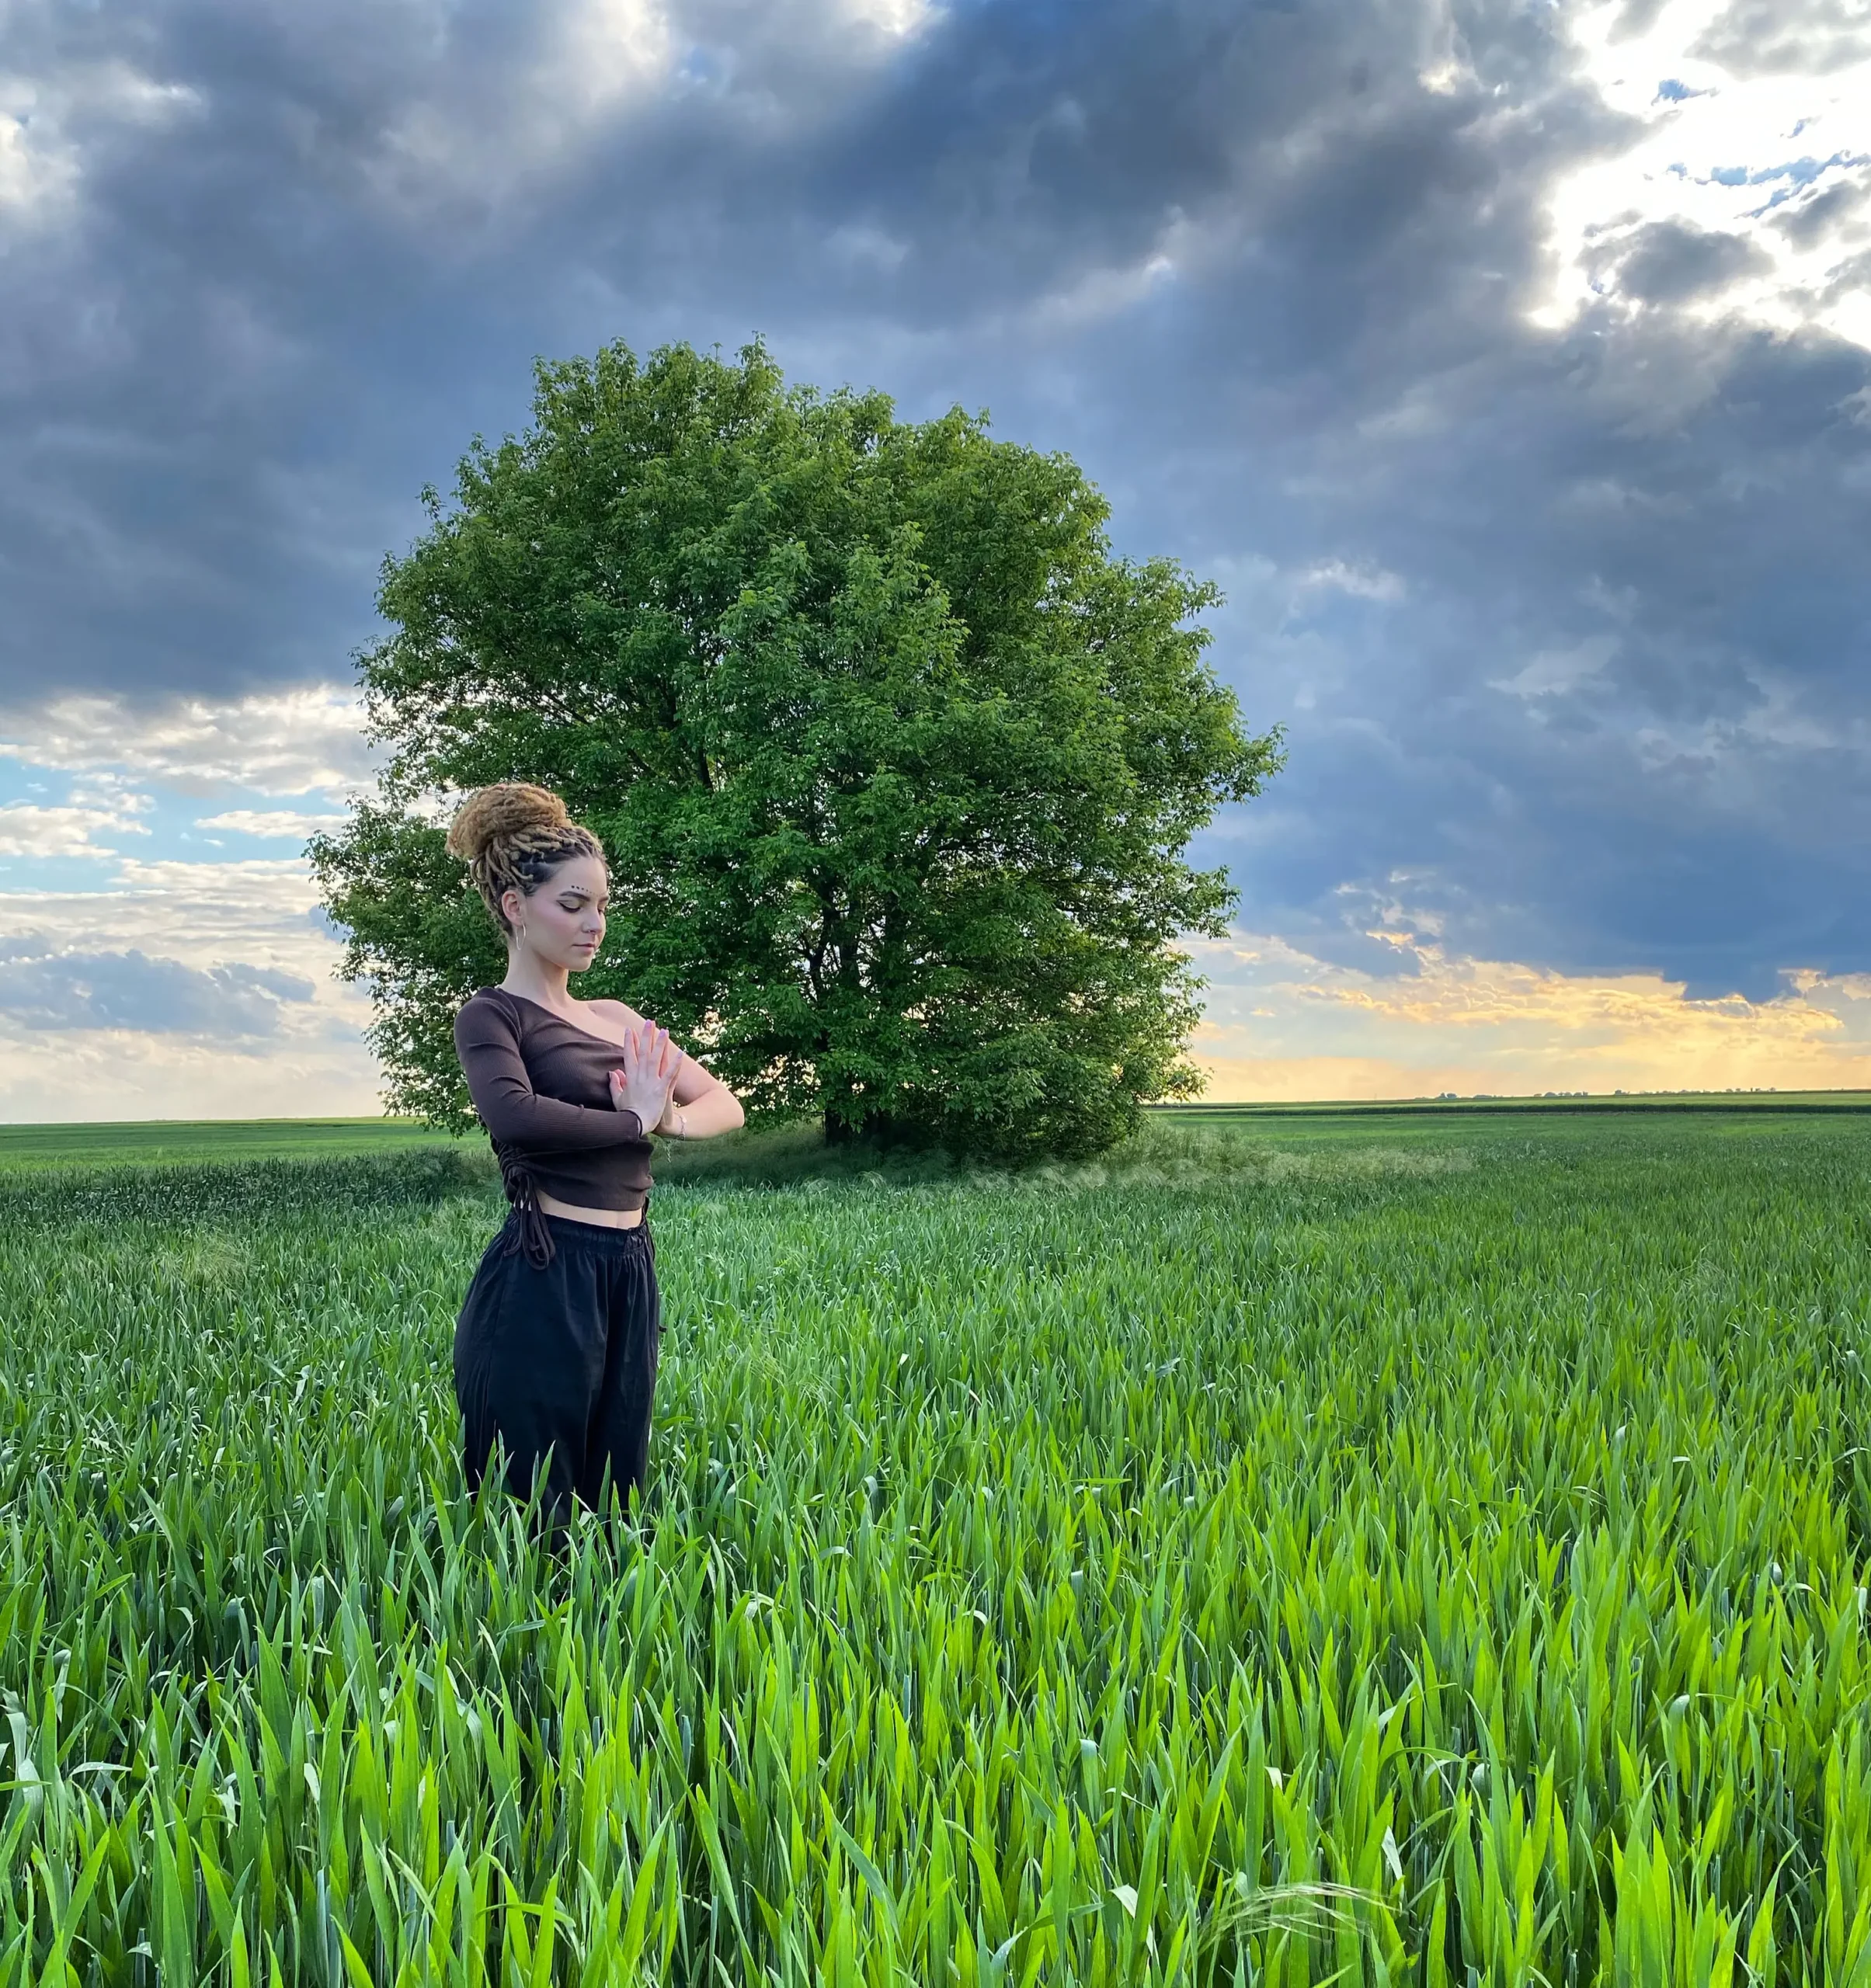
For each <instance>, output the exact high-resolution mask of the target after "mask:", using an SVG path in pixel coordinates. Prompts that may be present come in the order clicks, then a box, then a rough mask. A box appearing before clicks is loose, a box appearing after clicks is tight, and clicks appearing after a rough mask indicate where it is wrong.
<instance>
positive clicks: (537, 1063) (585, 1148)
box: [455, 987, 652, 1264]
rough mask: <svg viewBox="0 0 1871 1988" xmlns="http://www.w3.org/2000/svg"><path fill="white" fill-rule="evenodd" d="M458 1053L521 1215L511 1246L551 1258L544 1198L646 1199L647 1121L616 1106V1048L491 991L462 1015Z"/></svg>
mask: <svg viewBox="0 0 1871 1988" xmlns="http://www.w3.org/2000/svg"><path fill="white" fill-rule="evenodd" d="M455 1054H456V1055H457V1056H459V1057H460V1058H461V1070H462V1073H463V1075H464V1076H466V1078H467V1079H468V1096H469V1097H471V1098H472V1099H473V1100H474V1105H475V1110H476V1111H477V1112H478V1113H479V1114H480V1117H481V1122H482V1124H483V1125H485V1127H486V1128H487V1131H488V1136H489V1138H490V1139H492V1142H493V1147H494V1156H495V1157H496V1159H498V1160H499V1163H500V1177H501V1179H502V1180H503V1183H505V1185H506V1196H507V1199H508V1200H509V1201H510V1202H511V1203H512V1204H513V1208H514V1210H515V1211H516V1213H517V1215H519V1217H520V1222H519V1226H518V1229H517V1232H516V1234H515V1236H514V1238H513V1241H512V1242H510V1243H509V1244H508V1248H509V1249H516V1248H523V1249H524V1250H525V1251H526V1253H527V1256H528V1258H529V1259H530V1260H531V1261H533V1262H534V1263H541V1264H544V1263H549V1262H550V1261H551V1257H552V1236H551V1230H550V1229H548V1228H547V1226H546V1223H545V1218H544V1215H542V1214H541V1211H540V1208H539V1204H538V1201H537V1194H539V1193H541V1192H543V1193H544V1194H550V1195H551V1196H553V1197H555V1199H556V1200H558V1201H565V1202H569V1204H571V1205H572V1207H574V1208H642V1206H643V1205H644V1204H645V1202H647V1201H649V1190H650V1187H651V1180H650V1170H649V1163H650V1155H651V1152H652V1147H651V1145H650V1142H649V1138H648V1136H647V1135H646V1134H645V1131H644V1128H643V1121H642V1120H641V1119H640V1118H639V1117H638V1116H637V1114H635V1112H634V1111H619V1110H617V1109H616V1108H615V1107H614V1106H613V1105H612V1103H611V1102H610V1072H612V1071H613V1070H614V1069H621V1067H622V1065H623V1062H624V1052H623V1050H622V1049H621V1048H620V1047H619V1046H618V1044H616V1043H614V1042H609V1041H606V1040H605V1039H604V1037H602V1036H597V1035H593V1034H589V1033H588V1032H587V1031H586V1030H584V1029H582V1028H579V1027H577V1026H576V1024H573V1023H571V1022H569V1021H567V1020H565V1019H564V1018H563V1017H562V1016H559V1015H555V1014H554V1013H552V1011H551V1009H549V1008H542V1007H541V1006H540V1005H539V1003H537V1001H529V1000H528V999H527V998H526V997H525V996H524V995H520V994H509V992H507V990H506V989H505V988H504V987H484V988H482V989H481V991H480V992H478V994H476V995H475V996H473V997H472V998H471V999H470V1000H468V1001H467V1002H466V1003H464V1004H463V1006H462V1008H461V1013H459V1014H458V1015H457V1016H456V1017H455Z"/></svg>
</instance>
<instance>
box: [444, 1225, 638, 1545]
mask: <svg viewBox="0 0 1871 1988" xmlns="http://www.w3.org/2000/svg"><path fill="white" fill-rule="evenodd" d="M543 1219H544V1222H545V1223H546V1225H547V1226H548V1229H550V1231H551V1236H552V1242H553V1253H552V1258H551V1261H550V1262H549V1263H546V1264H545V1265H544V1267H540V1266H538V1265H536V1264H534V1263H531V1262H530V1261H529V1260H528V1259H527V1256H526V1254H525V1253H524V1252H523V1250H521V1249H518V1248H516V1247H513V1246H512V1245H513V1241H514V1238H515V1235H516V1224H517V1222H518V1221H519V1218H518V1216H516V1215H515V1216H509V1218H508V1222H507V1225H506V1228H504V1229H502V1231H501V1232H500V1233H499V1235H498V1236H496V1237H495V1238H494V1239H493V1241H492V1243H489V1245H488V1246H487V1249H486V1253H485V1254H484V1255H483V1256H482V1259H481V1263H480V1267H479V1268H478V1270H476V1271H475V1277H474V1281H473V1283H472V1284H470V1285H469V1286H468V1298H467V1302H465V1303H464V1305H462V1307H461V1319H460V1320H459V1321H458V1322H457V1325H456V1326H455V1343H454V1371H455V1399H456V1400H457V1402H460V1404H461V1416H462V1421H463V1423H464V1430H463V1438H462V1465H463V1468H464V1471H465V1472H466V1474H467V1477H468V1489H469V1490H470V1491H473V1490H475V1489H478V1486H479V1485H480V1482H481V1479H482V1475H483V1474H484V1473H485V1471H486V1469H487V1465H488V1460H489V1455H490V1454H491V1452H492V1449H493V1445H494V1438H495V1437H496V1434H498V1435H499V1436H500V1437H502V1438H503V1439H504V1441H505V1442H506V1482H507V1486H508V1489H509V1490H511V1491H513V1493H516V1495H517V1496H520V1497H522V1498H524V1497H526V1496H527V1495H528V1494H529V1493H530V1491H531V1489H532V1488H533V1483H534V1475H535V1473H536V1472H537V1471H538V1469H539V1468H540V1466H541V1464H542V1463H543V1464H544V1467H545V1479H544V1487H543V1492H542V1498H541V1503H542V1507H543V1508H544V1516H545V1517H548V1519H549V1521H551V1524H552V1526H553V1527H554V1529H555V1530H557V1529H558V1528H559V1527H562V1526H563V1524H564V1522H565V1520H566V1519H567V1518H568V1517H569V1516H570V1508H571V1504H572V1500H574V1499H576V1500H578V1501H579V1503H582V1504H585V1505H588V1506H589V1507H592V1508H593V1510H596V1509H597V1508H598V1507H600V1501H601V1499H602V1496H603V1488H604V1486H605V1485H606V1483H607V1482H609V1483H610V1484H612V1485H614V1486H615V1487H616V1489H617V1498H618V1500H619V1502H620V1503H621V1504H623V1505H624V1506H625V1507H628V1503H629V1501H630V1496H631V1492H632V1491H633V1490H635V1492H636V1493H638V1496H642V1493H643V1490H644V1488H645V1479H646V1477H647V1475H648V1472H649V1422H650V1406H651V1402H652V1399H654V1397H655V1395H656V1360H657V1355H658V1354H659V1352H660V1351H661V1349H662V1343H663V1322H662V1312H661V1307H660V1304H659V1299H658V1297H657V1292H656V1245H655V1244H654V1243H652V1241H651V1239H650V1232H649V1212H648V1211H647V1210H645V1215H644V1219H643V1221H642V1222H641V1223H640V1224H639V1225H638V1227H636V1228H635V1229H604V1228H600V1226H598V1225H596V1223H594V1222H568V1221H566V1220H565V1218H563V1217H562V1216H559V1215H545V1216H544V1217H543Z"/></svg>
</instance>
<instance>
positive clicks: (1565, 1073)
mask: <svg viewBox="0 0 1871 1988" xmlns="http://www.w3.org/2000/svg"><path fill="white" fill-rule="evenodd" d="M1368 936H1370V937H1372V938H1377V939H1381V940H1385V941H1386V942H1387V943H1389V944H1391V945H1392V946H1393V947H1395V949H1396V952H1397V954H1398V955H1399V961H1400V964H1402V965H1403V966H1404V967H1405V968H1406V969H1407V970H1406V971H1402V972H1400V973H1397V974H1395V975H1376V974H1372V973H1367V972H1364V971H1360V970H1358V969H1357V968H1351V967H1343V966H1338V965H1335V964H1332V963H1331V962H1330V961H1326V960H1323V959H1320V958H1315V957H1313V955H1311V954H1307V953H1305V952H1302V951H1299V949H1298V948H1296V947H1292V946H1290V945H1288V944H1285V942H1284V941H1283V940H1279V939H1276V938H1271V937H1261V936H1257V935H1254V934H1250V933H1236V934H1235V935H1234V936H1233V937H1232V938H1231V939H1230V940H1228V941H1227V942H1226V943H1223V944H1208V945H1202V946H1198V947H1196V948H1195V952H1196V957H1197V964H1198V968H1199V969H1200V970H1201V971H1202V972H1204V973H1205V974H1206V975H1208V979H1209V982H1210V985H1209V989H1208V1020H1207V1022H1206V1023H1205V1025H1204V1026H1203V1027H1202V1030H1201V1031H1200V1033H1199V1034H1198V1037H1197V1040H1196V1044H1195V1050H1196V1057H1197V1061H1198V1062H1200V1063H1201V1064H1202V1065H1203V1066H1204V1067H1205V1069H1208V1071H1209V1072H1210V1081H1211V1088H1210V1090H1209V1091H1208V1096H1209V1097H1211V1098H1212V1099H1214V1100H1217V1101H1220V1102H1226V1101H1229V1100H1252V1099H1267V1100H1277V1099H1291V1098H1299V1097H1348V1098H1350V1097H1368V1098H1379V1097H1424V1096H1430V1095H1433V1094H1434V1093H1436V1092H1438V1091H1442V1090H1455V1091H1459V1092H1461V1093H1463V1094H1464V1095H1470V1094H1473V1093H1475V1092H1477V1091H1480V1092H1486V1093H1493V1094H1494V1095H1496V1096H1501V1097H1524V1096H1528V1095H1535V1094H1537V1093H1540V1092H1542V1091H1547V1090H1560V1091H1566V1090H1584V1091H1591V1092H1592V1093H1607V1092H1609V1091H1612V1090H1730V1089H1741V1090H1747V1089H1753V1088H1759V1089H1763V1090H1766V1089H1773V1090H1821V1089H1831V1088H1845V1089H1851V1088H1862V1087H1871V976H1865V975H1857V976H1843V977H1840V978H1828V977H1827V976H1826V975H1822V974H1819V973H1815V972H1811V971H1801V972H1797V973H1789V975H1787V976H1786V989H1787V991H1786V992H1785V993H1784V994H1782V995H1781V996H1779V997H1778V998H1776V999H1773V1000H1770V1001H1760V1002H1751V1001H1748V1000H1746V999H1743V998H1742V996H1740V995H1738V994H1737V995H1730V996H1725V997H1723V999H1719V1000H1692V999H1689V998H1688V996H1687V994H1686V993H1685V989H1684V988H1683V986H1682V984H1681V982H1675V981H1668V980H1665V979H1664V978H1662V977H1661V975H1657V974H1650V973H1624V974H1607V975H1590V974H1562V973H1554V972H1550V971H1545V970H1543V969H1542V968H1537V967H1531V966H1525V965H1521V964H1518V963H1516V962H1514V961H1501V960H1475V959H1460V958H1455V959H1452V958H1448V956H1447V955H1446V954H1445V952H1444V951H1443V950H1442V947H1440V946H1438V945H1436V944H1433V943H1431V942H1430V941H1428V940H1422V939H1420V938H1418V937H1416V936H1415V935H1414V934H1413V933H1407V932H1398V931H1395V930H1379V931H1375V932H1373V933H1371V934H1369V935H1368ZM1411 968H1414V971H1410V970H1408V969H1411Z"/></svg>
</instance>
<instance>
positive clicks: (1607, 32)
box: [1535, 0, 1871, 346]
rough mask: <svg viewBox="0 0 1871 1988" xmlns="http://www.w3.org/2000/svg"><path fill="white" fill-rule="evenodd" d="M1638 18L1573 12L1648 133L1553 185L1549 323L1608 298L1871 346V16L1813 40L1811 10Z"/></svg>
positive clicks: (1603, 84) (1614, 8) (1603, 73)
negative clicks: (1643, 23) (1856, 26)
mask: <svg viewBox="0 0 1871 1988" xmlns="http://www.w3.org/2000/svg"><path fill="white" fill-rule="evenodd" d="M1629 12H1631V9H1629V6H1628V5H1626V4H1625V0H1611V4H1608V5H1598V6H1595V7H1591V8H1589V9H1584V10H1583V11H1581V13H1580V14H1579V15H1578V16H1577V17H1576V19H1575V21H1574V30H1573V32H1574V35H1575V36H1576V38H1577V42H1578V43H1579V45H1580V47H1581V49H1582V50H1584V54H1585V57H1586V64H1587V72H1588V75H1589V76H1590V77H1591V80H1592V82H1594V83H1595V85H1597V87H1598V89H1599V91H1600V92H1601V93H1602V95H1603V96H1604V98H1605V101H1606V102H1607V103H1608V104H1610V105H1611V106H1612V107H1613V108H1614V109H1618V110H1619V111H1622V112H1623V113H1626V115H1627V116H1632V117H1634V118H1637V119H1640V120H1642V121H1643V124H1644V126H1645V127H1647V128H1646V130H1645V131H1644V133H1643V136H1642V137H1640V138H1639V139H1638V141H1636V144H1633V146H1632V147H1631V148H1630V149H1629V150H1628V151H1625V152H1623V153H1621V154H1619V155H1617V156H1615V157H1614V158H1606V159H1601V160H1598V161H1595V162H1593V163H1592V164H1591V165H1587V166H1584V167H1581V169H1579V170H1578V171H1577V172H1574V173H1573V174H1571V175H1570V176H1568V177H1567V179H1564V180H1563V182H1561V183H1560V185H1559V186H1557V187H1556V189H1555V190H1554V193H1553V198H1552V201H1551V204H1550V214H1551V219H1552V225H1553V248H1554V252H1555V255H1556V262H1557V267H1556V273H1555V278H1554V283H1553V292H1552V294H1551V295H1550V297H1548V298H1547V299H1546V301H1545V302H1544V303H1543V304H1542V306H1541V308H1539V311H1537V312H1536V313H1535V318H1536V321H1539V322H1542V323H1544V324H1546V325H1553V326H1558V325H1564V324H1566V323H1567V322H1569V321H1570V320H1571V319H1572V318H1574V317H1575V316H1576V315H1577V314H1578V312H1579V311H1581V310H1582V309H1584V308H1586V306H1587V305H1588V304H1591V303H1592V302H1593V301H1595V299H1604V300H1608V301H1610V302H1611V303H1612V304H1614V305H1616V306H1618V307H1620V308H1622V309H1624V310H1626V311H1641V310H1643V309H1645V308H1655V307H1657V306H1660V305H1661V306H1675V307H1677V308H1681V309H1683V310H1685V311H1688V312H1689V313H1690V314H1691V315H1695V316H1700V317H1704V318H1711V317H1714V316H1717V315H1723V314H1726V313H1729V312H1734V313H1736V314H1738V315H1741V316H1743V317H1744V318H1748V319H1751V321H1754V322H1756V323H1758V324H1761V325H1766V326H1768V327H1770V328H1772V329H1775V330H1778V331H1792V330H1795V329H1797V328H1800V327H1803V326H1806V325H1817V326H1820V327H1822V328H1824V329H1826V330H1828V331H1831V332H1834V333H1836V334H1837V335H1839V336H1840V337H1842V338H1846V339H1852V340H1853V341H1854V342H1856V343H1858V344H1859V345H1862V346H1871V283H1868V282H1867V280H1866V273H1865V271H1866V259H1865V251H1866V248H1867V247H1868V246H1871V23H1865V24H1864V26H1863V27H1862V29H1861V30H1860V31H1859V33H1856V34H1855V35H1854V34H1853V33H1852V31H1851V30H1849V28H1840V27H1836V26H1835V28H1834V31H1833V32H1832V33H1831V34H1830V35H1829V36H1827V37H1824V38H1822V37H1821V36H1820V34H1819V33H1818V28H1817V23H1814V25H1813V26H1812V27H1811V28H1810V30H1808V32H1809V35H1810V42H1809V43H1808V44H1806V45H1803V44H1802V43H1801V41H1800V22H1799V19H1798V17H1797V15H1796V12H1787V13H1785V14H1782V13H1780V12H1778V11H1777V10H1775V9H1772V8H1771V7H1768V6H1765V5H1763V6H1760V7H1755V8H1741V7H1737V6H1735V5H1732V4H1731V0H1665V4H1664V5H1662V6H1661V7H1660V8H1659V9H1657V11H1656V14H1655V17H1654V19H1653V20H1652V22H1651V23H1650V26H1648V27H1647V28H1646V29H1644V30H1643V31H1641V32H1640V33H1619V24H1620V23H1621V22H1622V20H1623V19H1625V18H1626V16H1628V15H1629ZM1750 71H1753V73H1750Z"/></svg>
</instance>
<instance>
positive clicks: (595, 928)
mask: <svg viewBox="0 0 1871 1988" xmlns="http://www.w3.org/2000/svg"><path fill="white" fill-rule="evenodd" d="M609 902H610V878H608V877H607V876H606V874H604V866H603V864H602V863H600V861H599V860H598V859H597V858H596V857H595V856H575V857H572V858H571V859H570V860H569V861H567V862H564V863H562V864H560V865H559V866H558V868H557V869H556V870H555V871H553V872H552V874H551V875H550V876H549V877H548V878H547V879H546V881H544V883H543V884H541V885H540V887H539V888H538V889H537V890H536V891H534V893H533V895H531V896H530V897H527V896H524V895H522V894H521V893H520V891H508V892H507V893H506V895H505V896H504V897H503V898H501V900H500V904H501V908H502V909H503V910H504V911H505V912H506V915H507V919H508V922H509V923H510V924H511V925H512V926H513V947H514V950H515V951H524V952H530V953H531V954H533V955H534V957H535V958H537V960H538V961H540V963H541V964H542V965H545V966H555V967H559V968H563V969H564V971H565V972H567V973H582V972H583V971H584V970H585V968H586V967H588V966H589V965H590V964H591V962H592V961H593V960H594V959H596V958H597V956H598V947H600V945H602V944H603V941H604V907H605V906H606V905H607V904H608V903H609Z"/></svg>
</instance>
